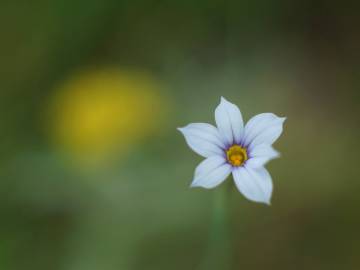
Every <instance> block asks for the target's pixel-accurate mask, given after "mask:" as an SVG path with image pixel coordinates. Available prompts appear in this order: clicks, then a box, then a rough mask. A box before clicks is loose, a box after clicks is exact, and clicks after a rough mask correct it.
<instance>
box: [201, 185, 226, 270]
mask: <svg viewBox="0 0 360 270" xmlns="http://www.w3.org/2000/svg"><path fill="white" fill-rule="evenodd" d="M229 196H230V189H229V188H228V186H226V187H222V188H220V189H217V190H214V198H213V206H212V207H213V212H212V220H211V224H210V231H209V242H208V246H207V253H206V256H205V258H204V261H203V263H202V265H201V267H200V269H204V270H205V269H206V270H211V269H217V270H218V269H221V270H227V269H231V257H232V256H231V241H230V235H229V203H228V202H229Z"/></svg>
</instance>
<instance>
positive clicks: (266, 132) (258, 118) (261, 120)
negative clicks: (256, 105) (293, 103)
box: [243, 113, 286, 149]
mask: <svg viewBox="0 0 360 270" xmlns="http://www.w3.org/2000/svg"><path fill="white" fill-rule="evenodd" d="M285 119H286V118H285V117H277V116H276V115H275V114H273V113H262V114H258V115H255V116H254V117H253V118H251V119H250V120H249V122H248V123H247V124H246V126H245V134H244V140H243V145H244V146H247V147H248V148H249V149H251V148H252V147H254V146H256V145H259V144H273V143H274V142H275V141H276V140H277V138H279V136H280V134H281V133H282V130H283V123H284V121H285Z"/></svg>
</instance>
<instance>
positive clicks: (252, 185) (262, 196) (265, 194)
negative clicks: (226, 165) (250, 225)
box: [233, 166, 273, 205]
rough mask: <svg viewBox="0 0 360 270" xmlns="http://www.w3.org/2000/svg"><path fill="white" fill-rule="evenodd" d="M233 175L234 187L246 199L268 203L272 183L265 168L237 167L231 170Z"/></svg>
mask: <svg viewBox="0 0 360 270" xmlns="http://www.w3.org/2000/svg"><path fill="white" fill-rule="evenodd" d="M233 177H234V181H235V184H236V187H237V188H238V190H239V191H240V192H241V193H242V194H243V195H244V196H245V197H246V198H247V199H249V200H251V201H255V202H261V203H266V204H269V205H270V199H271V194H272V189H273V185H272V180H271V176H270V174H269V173H268V171H267V170H266V169H265V168H263V167H260V168H258V169H251V168H248V167H247V166H244V167H239V168H236V169H235V170H233Z"/></svg>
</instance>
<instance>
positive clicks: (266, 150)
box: [246, 144, 280, 168]
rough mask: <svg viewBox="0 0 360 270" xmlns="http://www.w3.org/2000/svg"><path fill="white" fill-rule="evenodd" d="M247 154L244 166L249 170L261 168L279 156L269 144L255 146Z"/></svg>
mask: <svg viewBox="0 0 360 270" xmlns="http://www.w3.org/2000/svg"><path fill="white" fill-rule="evenodd" d="M248 154H249V159H248V160H247V161H246V166H249V167H251V168H258V167H262V166H264V165H265V164H266V163H267V162H269V161H270V160H272V159H274V158H277V157H279V156H280V154H279V152H278V151H276V150H275V149H274V148H273V147H272V146H271V145H269V144H260V145H256V146H254V147H253V148H252V149H251V150H250V151H249V153H248Z"/></svg>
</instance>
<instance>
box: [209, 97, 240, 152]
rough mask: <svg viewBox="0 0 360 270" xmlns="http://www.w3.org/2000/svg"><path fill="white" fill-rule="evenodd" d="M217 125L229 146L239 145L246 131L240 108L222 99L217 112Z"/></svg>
mask: <svg viewBox="0 0 360 270" xmlns="http://www.w3.org/2000/svg"><path fill="white" fill-rule="evenodd" d="M215 121H216V125H217V127H218V129H219V131H220V134H221V135H222V137H223V141H224V142H225V143H226V144H227V145H232V144H234V143H239V142H240V140H241V137H242V134H243V130H244V123H243V119H242V116H241V112H240V110H239V108H238V107H237V106H236V105H235V104H233V103H230V102H229V101H227V100H226V99H225V98H223V97H221V101H220V104H219V106H218V107H217V108H216V110H215Z"/></svg>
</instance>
